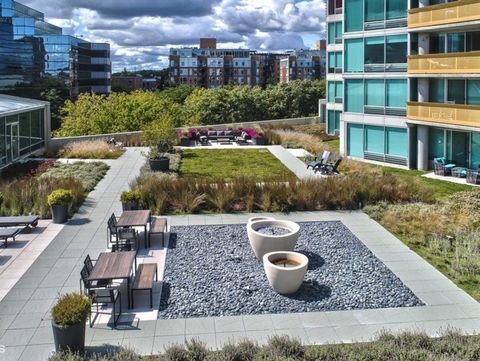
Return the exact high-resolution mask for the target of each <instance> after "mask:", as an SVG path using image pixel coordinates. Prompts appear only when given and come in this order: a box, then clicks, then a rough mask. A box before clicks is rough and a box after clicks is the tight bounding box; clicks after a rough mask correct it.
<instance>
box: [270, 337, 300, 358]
mask: <svg viewBox="0 0 480 361" xmlns="http://www.w3.org/2000/svg"><path fill="white" fill-rule="evenodd" d="M268 348H269V349H270V352H271V353H272V354H273V355H274V356H275V357H285V358H292V359H297V360H298V359H301V358H302V357H303V353H304V349H303V346H302V344H301V343H300V341H299V340H296V339H291V338H290V337H288V336H278V335H276V336H273V337H272V338H270V339H269V340H268Z"/></svg>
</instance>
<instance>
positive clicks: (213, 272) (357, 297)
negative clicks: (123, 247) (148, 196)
mask: <svg viewBox="0 0 480 361" xmlns="http://www.w3.org/2000/svg"><path fill="white" fill-rule="evenodd" d="M171 232H172V234H171V236H170V245H169V246H170V249H169V250H168V253H167V261H166V267H165V275H164V284H163V287H162V297H161V302H160V311H159V317H161V318H189V317H205V316H233V315H248V314H261V313H291V312H310V311H338V310H350V309H368V308H384V307H411V306H420V305H423V304H422V302H421V301H420V300H419V299H418V298H417V297H416V296H415V295H414V294H413V292H412V291H410V290H409V289H408V288H407V287H406V286H405V285H404V284H403V283H402V282H401V281H400V279H398V278H397V277H396V276H395V275H394V274H393V273H392V272H391V271H390V270H389V269H388V268H387V267H386V266H385V265H384V264H383V263H382V262H381V261H380V260H378V259H377V258H376V257H375V256H374V255H373V254H372V252H370V250H368V248H367V247H366V246H364V245H363V243H362V242H361V241H359V240H358V239H357V238H356V237H355V236H354V235H353V234H352V233H351V232H350V231H349V230H348V228H347V227H345V226H344V225H343V224H342V223H341V222H308V223H300V237H299V240H298V243H297V247H296V249H295V250H296V251H298V252H301V253H303V254H305V255H306V256H307V257H308V258H309V267H308V271H307V274H306V275H305V282H304V283H303V285H302V287H301V288H300V289H299V291H298V292H296V293H295V294H293V295H289V296H282V295H279V294H277V293H275V292H274V291H273V290H272V289H271V288H270V285H269V283H268V280H267V277H266V276H265V273H264V270H263V265H262V263H261V262H260V261H258V260H257V259H256V258H255V255H254V253H253V251H252V250H251V248H250V246H249V243H248V237H247V232H246V228H245V226H244V225H219V226H176V227H172V229H171Z"/></svg>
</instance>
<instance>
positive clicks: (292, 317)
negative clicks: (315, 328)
mask: <svg viewBox="0 0 480 361" xmlns="http://www.w3.org/2000/svg"><path fill="white" fill-rule="evenodd" d="M271 318H272V322H273V327H274V329H275V330H284V329H293V328H300V327H303V323H302V320H301V319H300V316H299V315H298V314H297V313H283V314H272V315H271Z"/></svg>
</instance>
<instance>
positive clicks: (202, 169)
mask: <svg viewBox="0 0 480 361" xmlns="http://www.w3.org/2000/svg"><path fill="white" fill-rule="evenodd" d="M180 174H181V176H182V177H191V178H197V179H201V178H203V179H222V180H226V181H229V180H232V179H235V178H238V177H241V176H253V177H255V179H256V180H258V181H266V180H271V179H276V178H281V177H290V176H293V173H292V172H291V171H290V170H289V169H288V168H286V167H285V166H284V165H283V164H282V163H281V162H280V161H279V160H278V159H277V158H276V157H275V156H274V155H273V154H272V153H270V152H269V151H268V150H266V149H187V150H185V151H184V152H183V155H182V163H181V165H180Z"/></svg>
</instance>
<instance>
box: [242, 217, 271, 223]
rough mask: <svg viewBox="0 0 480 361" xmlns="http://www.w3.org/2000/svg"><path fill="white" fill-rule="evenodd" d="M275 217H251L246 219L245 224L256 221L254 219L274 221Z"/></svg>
mask: <svg viewBox="0 0 480 361" xmlns="http://www.w3.org/2000/svg"><path fill="white" fill-rule="evenodd" d="M274 220H275V218H273V217H252V218H249V219H248V222H247V224H250V223H253V222H256V221H274Z"/></svg>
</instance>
